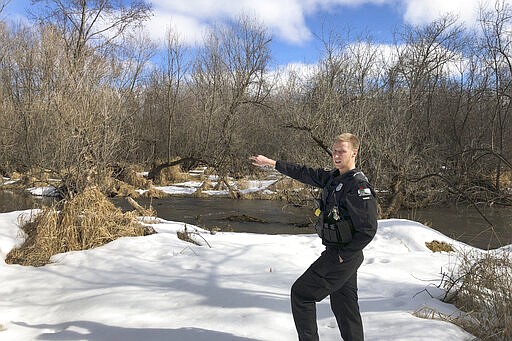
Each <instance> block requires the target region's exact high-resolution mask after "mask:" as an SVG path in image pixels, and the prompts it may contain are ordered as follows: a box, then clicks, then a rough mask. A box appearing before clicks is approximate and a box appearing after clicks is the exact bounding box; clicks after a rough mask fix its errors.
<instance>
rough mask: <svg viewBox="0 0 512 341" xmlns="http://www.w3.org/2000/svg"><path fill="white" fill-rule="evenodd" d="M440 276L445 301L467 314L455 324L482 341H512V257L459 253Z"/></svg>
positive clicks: (498, 253) (499, 252) (494, 253)
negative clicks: (456, 260) (444, 290)
mask: <svg viewBox="0 0 512 341" xmlns="http://www.w3.org/2000/svg"><path fill="white" fill-rule="evenodd" d="M457 264H458V265H457V267H456V268H454V269H453V270H451V272H449V273H445V274H444V276H443V281H442V286H443V287H444V288H445V289H446V295H445V297H444V301H445V302H448V303H453V304H455V305H456V306H457V307H458V308H459V309H461V310H462V311H465V312H467V314H466V315H465V316H463V317H460V318H457V319H456V320H455V321H454V322H455V323H457V324H459V325H460V326H461V327H463V328H464V329H466V330H468V331H469V332H470V333H472V334H473V335H475V336H477V337H478V338H479V339H481V340H486V341H502V340H511V339H512V255H511V254H510V252H508V251H505V250H503V249H501V250H494V251H488V252H483V251H479V250H476V251H461V252H459V253H458V262H457Z"/></svg>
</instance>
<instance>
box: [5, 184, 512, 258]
mask: <svg viewBox="0 0 512 341" xmlns="http://www.w3.org/2000/svg"><path fill="white" fill-rule="evenodd" d="M49 200H51V199H41V198H35V197H32V196H30V195H27V194H24V193H19V192H10V191H0V212H9V211H14V210H22V209H28V208H33V207H41V206H42V205H45V204H47V203H48V202H49ZM113 202H114V203H115V204H116V205H117V206H119V207H121V208H123V209H131V208H130V206H129V205H128V203H127V201H126V200H125V199H122V198H115V199H113ZM137 202H138V203H139V204H141V205H142V206H144V207H149V205H151V206H152V207H153V208H154V209H155V210H156V212H157V215H158V217H161V218H163V219H166V220H172V221H180V222H185V223H189V224H194V225H198V226H201V227H204V228H208V229H218V230H222V231H234V232H251V233H265V234H298V233H314V229H313V227H312V226H313V221H314V220H315V217H314V215H313V212H312V210H310V209H307V208H300V207H294V206H291V205H287V204H286V203H284V202H282V201H272V200H233V199H228V198H218V197H213V198H206V199H203V198H201V199H198V198H188V197H170V198H167V199H152V200H150V199H137ZM481 210H482V211H483V213H484V214H485V216H486V217H487V219H488V220H490V221H491V223H492V224H493V226H492V227H491V226H490V225H489V224H488V223H487V222H486V221H485V220H484V219H483V218H482V217H481V216H480V214H479V213H478V212H477V210H475V209H471V208H464V207H450V208H429V209H418V210H414V211H402V212H400V218H404V219H410V220H415V221H419V222H421V223H423V224H425V225H427V226H430V227H432V228H434V229H436V230H438V231H440V232H442V233H443V234H445V235H447V236H449V237H451V238H453V239H457V240H459V241H462V242H465V243H467V244H469V245H472V246H476V247H479V248H482V249H488V248H490V249H492V248H497V247H500V246H504V245H510V244H512V208H485V209H481Z"/></svg>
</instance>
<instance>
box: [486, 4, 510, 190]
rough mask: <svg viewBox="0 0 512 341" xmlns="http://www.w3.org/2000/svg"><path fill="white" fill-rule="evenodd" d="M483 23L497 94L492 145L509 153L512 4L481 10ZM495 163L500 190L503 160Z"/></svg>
mask: <svg viewBox="0 0 512 341" xmlns="http://www.w3.org/2000/svg"><path fill="white" fill-rule="evenodd" d="M480 23H481V26H482V31H483V33H484V40H483V42H482V45H483V46H482V47H483V51H484V52H485V54H484V56H485V57H484V58H485V60H484V63H485V65H487V71H488V72H489V74H490V75H492V84H490V88H491V89H492V90H493V93H494V109H493V111H492V112H493V115H492V122H493V130H492V136H491V141H490V145H489V148H490V150H491V151H493V152H496V153H498V154H501V155H505V153H506V149H505V147H506V146H507V145H510V142H511V141H512V140H511V139H510V135H511V134H512V129H511V126H512V37H510V31H509V27H510V25H511V24H512V6H511V5H510V4H508V3H507V2H505V1H503V0H497V1H496V2H495V4H494V8H493V9H492V10H486V9H484V8H483V9H482V10H481V14H480ZM491 155H492V153H491ZM495 165H496V167H495V181H494V186H495V188H496V189H497V190H498V191H499V189H500V178H501V175H502V160H501V159H500V158H497V159H495Z"/></svg>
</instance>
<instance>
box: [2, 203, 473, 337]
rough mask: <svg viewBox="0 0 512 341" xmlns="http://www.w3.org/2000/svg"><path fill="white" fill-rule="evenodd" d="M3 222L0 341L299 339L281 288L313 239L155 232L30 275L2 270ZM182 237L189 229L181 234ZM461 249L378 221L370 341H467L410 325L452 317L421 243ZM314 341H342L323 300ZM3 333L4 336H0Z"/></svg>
mask: <svg viewBox="0 0 512 341" xmlns="http://www.w3.org/2000/svg"><path fill="white" fill-rule="evenodd" d="M28 212H29V211H23V212H21V211H17V212H10V213H4V214H0V283H1V285H0V307H1V308H0V324H1V325H3V326H4V327H5V328H6V329H5V330H3V331H0V340H2V341H20V340H23V341H25V340H89V341H97V340H101V341H107V340H108V341H112V340H123V341H139V340H144V341H152V340H162V341H163V340H166V341H168V340H177V341H181V340H183V341H244V340H246V341H250V340H266V341H274V340H275V341H287V340H290V341H291V340H296V339H297V337H296V332H295V329H294V324H293V319H292V316H291V312H290V307H289V306H290V304H289V290H290V287H291V285H292V283H293V282H294V280H295V279H296V278H297V277H298V276H299V275H300V274H301V273H302V272H303V271H304V270H305V269H306V268H307V267H308V266H309V264H310V263H311V262H313V261H314V260H315V258H316V257H317V256H318V255H319V254H320V252H321V251H322V249H323V247H322V245H321V242H320V239H319V238H318V237H317V236H316V235H261V234H246V233H217V234H215V235H211V234H209V233H208V232H205V231H202V230H200V229H198V228H197V231H198V232H199V233H201V236H202V237H204V239H205V240H206V241H207V242H208V244H209V245H211V247H209V246H208V245H207V244H206V243H205V242H204V241H203V239H202V238H200V237H199V236H196V239H197V240H198V241H202V242H203V244H204V245H203V246H196V245H193V244H190V243H187V242H184V241H182V240H180V239H178V238H177V235H176V232H177V231H180V230H183V229H184V224H183V223H180V222H169V221H163V220H162V221H161V222H160V223H156V224H153V225H152V226H153V227H154V228H155V229H156V230H157V231H158V232H159V233H157V234H154V235H151V236H146V237H136V238H121V239H118V240H116V241H114V242H111V243H109V244H107V245H104V246H102V247H99V248H96V249H92V250H87V251H80V252H70V253H66V254H59V255H56V256H54V257H53V258H52V261H53V263H52V264H49V265H46V266H43V267H39V268H34V267H25V266H20V265H8V264H5V262H4V259H5V255H6V254H7V253H8V252H9V250H10V249H11V248H13V247H15V246H17V245H20V244H21V243H22V241H23V236H22V234H21V233H20V231H19V227H18V217H19V216H20V214H28ZM187 228H188V230H190V229H192V228H195V227H193V226H190V225H187ZM432 240H439V241H446V242H449V243H452V244H453V245H454V246H455V247H468V246H465V245H463V244H461V243H459V242H457V241H454V240H451V239H449V238H448V237H446V236H444V235H442V234H440V233H439V232H436V231H435V230H433V229H430V228H428V227H426V226H423V225H421V224H419V223H416V222H412V221H408V220H382V221H379V230H378V233H377V235H376V237H375V239H374V240H373V241H372V243H370V245H368V247H367V248H366V249H365V261H364V263H363V265H362V267H361V268H360V269H359V297H360V306H361V311H362V316H363V322H364V326H365V336H366V340H367V341H372V340H373V341H386V340H389V341H391V340H392V341H398V340H404V341H405V340H407V341H410V340H418V341H419V340H437V341H443V340H446V341H448V340H449V341H454V340H470V339H471V338H472V337H471V335H469V334H467V333H466V332H464V331H463V330H461V329H460V328H459V327H457V326H455V325H453V324H450V323H448V322H443V321H439V320H429V319H422V318H418V317H415V316H414V315H413V313H414V312H415V311H418V310H420V309H422V308H425V307H426V308H432V309H435V310H436V311H438V312H441V313H444V314H457V313H458V311H457V309H456V308H455V307H453V306H451V305H448V304H444V303H442V302H440V301H439V300H438V299H437V297H440V296H441V295H442V291H441V290H440V289H438V288H437V287H436V285H438V284H439V280H440V278H441V271H443V269H448V268H449V267H450V266H451V265H453V263H454V262H455V256H453V254H448V253H433V252H431V251H430V250H429V249H427V248H426V246H425V242H428V241H432ZM318 324H319V331H320V338H321V340H322V341H327V340H340V336H339V332H338V329H337V327H336V322H335V319H334V317H333V316H332V313H331V311H330V307H329V302H328V299H326V300H324V301H323V302H321V303H320V304H318ZM0 329H1V326H0Z"/></svg>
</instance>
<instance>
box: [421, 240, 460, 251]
mask: <svg viewBox="0 0 512 341" xmlns="http://www.w3.org/2000/svg"><path fill="white" fill-rule="evenodd" d="M425 245H426V246H427V247H428V248H429V249H430V250H431V251H432V252H453V251H454V250H453V247H452V246H451V244H448V243H446V242H440V241H438V240H433V241H431V242H425Z"/></svg>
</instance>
